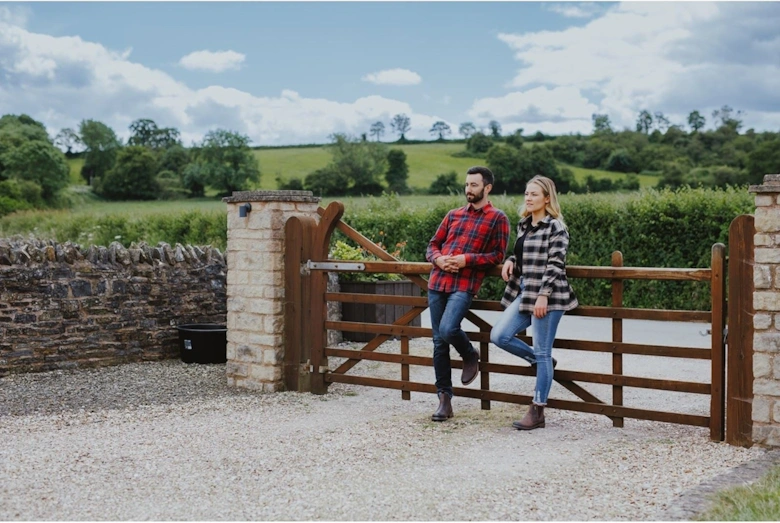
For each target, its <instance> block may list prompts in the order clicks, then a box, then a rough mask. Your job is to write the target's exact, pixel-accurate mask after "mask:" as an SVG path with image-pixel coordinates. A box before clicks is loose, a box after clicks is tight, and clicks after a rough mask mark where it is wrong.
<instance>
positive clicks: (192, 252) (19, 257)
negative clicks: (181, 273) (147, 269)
mask: <svg viewBox="0 0 780 523" xmlns="http://www.w3.org/2000/svg"><path fill="white" fill-rule="evenodd" d="M226 258H227V253H223V252H221V251H220V250H219V249H218V248H216V247H212V246H210V245H203V246H197V245H189V244H188V245H182V244H180V243H177V244H176V245H174V246H171V245H169V244H167V243H165V242H159V243H158V244H157V245H156V246H152V245H149V244H147V243H146V242H143V241H142V242H139V243H135V242H133V243H132V244H131V245H130V247H129V248H126V247H124V246H123V245H122V244H121V243H119V242H112V243H111V244H110V245H109V246H108V247H104V246H102V245H90V246H89V247H84V246H82V245H79V244H76V243H72V242H70V241H67V242H65V243H58V242H57V241H55V240H40V239H36V238H23V237H20V236H16V237H12V238H0V266H18V265H36V264H45V263H67V264H68V265H73V264H74V263H77V262H88V263H92V264H93V265H119V266H129V265H133V266H136V265H141V264H146V265H169V266H176V265H179V264H184V265H189V266H191V267H200V266H203V265H205V264H211V263H218V264H221V265H226V264H227V261H226Z"/></svg>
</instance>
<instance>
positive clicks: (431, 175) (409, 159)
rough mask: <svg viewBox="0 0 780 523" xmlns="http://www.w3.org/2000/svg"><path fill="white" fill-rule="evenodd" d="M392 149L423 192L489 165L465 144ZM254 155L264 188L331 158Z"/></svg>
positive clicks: (580, 176)
mask: <svg viewBox="0 0 780 523" xmlns="http://www.w3.org/2000/svg"><path fill="white" fill-rule="evenodd" d="M528 146H529V147H530V146H533V144H528ZM388 147H389V148H392V149H401V150H402V151H403V152H405V153H406V163H407V164H408V165H409V186H410V187H415V188H419V189H424V188H427V187H429V186H430V185H431V182H433V180H435V179H436V177H437V176H438V175H440V174H443V173H448V172H450V171H455V172H457V173H463V172H466V170H467V169H468V168H469V167H471V166H473V165H484V163H485V160H484V159H483V158H477V157H470V158H469V157H466V158H460V157H455V156H452V154H453V153H458V152H463V150H464V149H465V146H464V144H462V143H423V144H412V145H396V144H388ZM524 147H525V145H524ZM254 153H255V156H257V158H258V161H259V162H260V170H261V171H262V173H263V175H262V178H261V180H260V187H259V188H260V189H276V188H277V185H276V178H277V177H281V178H282V179H284V180H289V179H290V178H300V179H303V178H305V177H306V175H307V174H309V173H310V172H312V171H314V170H316V169H319V168H321V167H325V166H326V165H327V164H328V162H330V158H331V156H330V153H328V150H327V148H325V147H301V148H294V149H293V148H291V149H257V150H255V151H254ZM559 167H568V168H569V169H571V170H572V171H573V172H574V176H575V178H576V179H577V181H579V182H582V181H584V180H585V177H586V176H588V175H589V174H590V175H593V176H595V177H596V178H609V179H611V180H618V179H622V178H623V177H624V175H623V174H621V173H615V172H610V171H601V170H598V169H585V168H583V167H574V166H571V165H565V164H559ZM657 182H658V180H657V178H655V177H653V176H645V175H640V176H639V183H640V186H641V187H653V186H655V184H656V183H657Z"/></svg>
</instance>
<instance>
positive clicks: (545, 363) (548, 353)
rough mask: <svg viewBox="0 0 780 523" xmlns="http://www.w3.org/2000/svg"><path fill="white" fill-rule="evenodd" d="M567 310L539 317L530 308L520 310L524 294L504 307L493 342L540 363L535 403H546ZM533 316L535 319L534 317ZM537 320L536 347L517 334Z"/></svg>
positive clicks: (494, 329)
mask: <svg viewBox="0 0 780 523" xmlns="http://www.w3.org/2000/svg"><path fill="white" fill-rule="evenodd" d="M563 312H564V311H550V310H548V311H547V314H546V315H545V316H544V318H541V319H539V318H537V317H536V316H533V315H532V314H529V313H527V312H520V296H518V297H517V299H516V300H515V301H513V302H512V304H511V305H510V306H509V307H507V308H506V309H504V312H503V313H502V314H501V317H500V318H499V319H498V321H497V322H496V324H495V325H493V329H492V330H491V331H490V342H491V343H493V345H496V346H498V347H500V348H502V349H504V350H505V351H507V352H509V353H510V354H514V355H515V356H519V357H520V358H523V359H524V360H525V361H527V362H528V363H536V388H535V390H534V401H533V402H534V403H535V404H536V405H546V404H547V396H549V394H550V387H552V379H553V365H552V346H553V342H554V341H555V332H556V331H557V330H558V322H560V321H561V318H562V317H563ZM532 318H533V319H532ZM532 321H533V326H534V329H533V330H534V332H533V342H534V346H533V348H531V347H529V346H528V344H527V343H525V342H524V341H522V340H519V339H517V338H515V334H517V333H518V332H520V331H523V330H525V329H527V328H528V327H529V326H530V325H531V322H532Z"/></svg>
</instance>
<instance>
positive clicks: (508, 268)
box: [501, 260, 515, 281]
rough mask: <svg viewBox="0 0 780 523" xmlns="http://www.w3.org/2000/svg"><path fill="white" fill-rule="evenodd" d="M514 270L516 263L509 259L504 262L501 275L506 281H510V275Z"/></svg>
mask: <svg viewBox="0 0 780 523" xmlns="http://www.w3.org/2000/svg"><path fill="white" fill-rule="evenodd" d="M514 270H515V264H514V262H513V261H512V260H507V261H505V262H504V266H503V267H502V268H501V277H502V278H503V279H504V281H509V276H510V275H511V274H512V271H514Z"/></svg>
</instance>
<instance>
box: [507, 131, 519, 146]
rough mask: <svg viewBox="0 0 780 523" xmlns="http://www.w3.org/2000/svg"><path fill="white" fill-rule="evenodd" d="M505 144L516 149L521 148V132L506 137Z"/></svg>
mask: <svg viewBox="0 0 780 523" xmlns="http://www.w3.org/2000/svg"><path fill="white" fill-rule="evenodd" d="M506 144H507V145H511V146H512V147H515V148H517V149H519V148H521V147H522V146H523V130H522V129H518V130H516V131H515V132H513V133H512V134H510V135H509V136H507V137H506Z"/></svg>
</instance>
